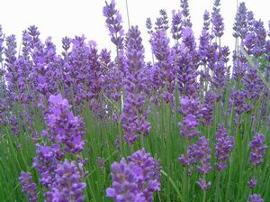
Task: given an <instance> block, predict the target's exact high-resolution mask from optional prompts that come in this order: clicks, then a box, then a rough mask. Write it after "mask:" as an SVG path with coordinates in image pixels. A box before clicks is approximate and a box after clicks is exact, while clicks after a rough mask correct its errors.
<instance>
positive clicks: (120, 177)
mask: <svg viewBox="0 0 270 202" xmlns="http://www.w3.org/2000/svg"><path fill="white" fill-rule="evenodd" d="M111 175H112V180H113V183H112V186H111V187H109V188H107V190H106V193H107V194H106V195H107V197H110V198H112V199H113V200H114V201H116V202H122V201H153V193H154V192H157V191H159V190H160V167H159V162H158V161H156V160H155V159H154V158H153V157H152V156H151V155H150V154H149V153H146V152H145V150H144V149H142V150H139V151H137V152H135V153H133V154H132V155H131V156H129V157H128V158H127V159H124V158H122V160H121V161H120V162H119V163H116V162H115V163H113V164H112V166H111Z"/></svg>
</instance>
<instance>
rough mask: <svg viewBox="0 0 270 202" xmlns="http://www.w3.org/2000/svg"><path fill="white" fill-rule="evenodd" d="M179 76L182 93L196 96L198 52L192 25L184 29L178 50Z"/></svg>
mask: <svg viewBox="0 0 270 202" xmlns="http://www.w3.org/2000/svg"><path fill="white" fill-rule="evenodd" d="M176 52H177V53H176V59H177V61H176V65H177V77H178V84H179V90H180V94H181V95H183V96H189V97H196V95H197V93H198V91H197V90H198V83H197V76H198V72H197V69H198V53H197V51H196V43H195V38H194V35H193V32H192V29H191V28H190V27H187V28H184V29H183V30H182V44H181V45H180V46H178V47H177V50H176Z"/></svg>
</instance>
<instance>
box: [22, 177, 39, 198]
mask: <svg viewBox="0 0 270 202" xmlns="http://www.w3.org/2000/svg"><path fill="white" fill-rule="evenodd" d="M19 180H20V183H21V186H22V190H23V192H24V193H25V195H26V196H27V199H28V200H29V201H30V202H37V201H38V195H37V186H36V184H35V183H34V182H33V179H32V175H31V174H30V173H28V172H21V175H20V177H19Z"/></svg>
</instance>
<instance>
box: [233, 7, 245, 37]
mask: <svg viewBox="0 0 270 202" xmlns="http://www.w3.org/2000/svg"><path fill="white" fill-rule="evenodd" d="M233 30H234V33H233V36H234V37H236V38H237V37H240V38H241V39H244V38H245V35H246V32H247V8H246V4H245V3H244V2H241V3H240V5H239V7H238V10H237V13H236V16H235V23H234V26H233Z"/></svg>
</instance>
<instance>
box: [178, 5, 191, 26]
mask: <svg viewBox="0 0 270 202" xmlns="http://www.w3.org/2000/svg"><path fill="white" fill-rule="evenodd" d="M180 6H181V8H182V10H181V12H182V13H183V17H184V19H183V26H184V27H192V23H191V20H190V14H189V5H188V0H180Z"/></svg>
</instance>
